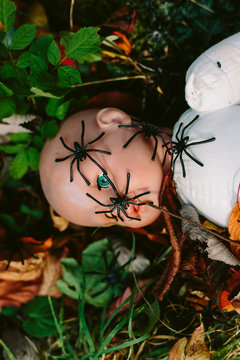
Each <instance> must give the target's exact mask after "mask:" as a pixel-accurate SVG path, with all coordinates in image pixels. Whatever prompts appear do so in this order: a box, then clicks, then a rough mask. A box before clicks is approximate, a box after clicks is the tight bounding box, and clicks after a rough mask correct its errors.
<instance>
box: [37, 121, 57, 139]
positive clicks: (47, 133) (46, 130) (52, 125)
mask: <svg viewBox="0 0 240 360" xmlns="http://www.w3.org/2000/svg"><path fill="white" fill-rule="evenodd" d="M40 130H41V134H42V136H44V137H45V138H47V139H51V138H53V137H54V136H56V135H57V132H58V124H57V121H56V120H55V119H51V120H50V121H48V122H46V123H43V124H42V126H41V129H40Z"/></svg>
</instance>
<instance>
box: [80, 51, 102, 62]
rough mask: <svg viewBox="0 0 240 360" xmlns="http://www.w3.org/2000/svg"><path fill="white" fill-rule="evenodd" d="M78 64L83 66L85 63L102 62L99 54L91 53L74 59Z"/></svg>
mask: <svg viewBox="0 0 240 360" xmlns="http://www.w3.org/2000/svg"><path fill="white" fill-rule="evenodd" d="M76 60H77V62H78V63H79V64H83V63H84V62H85V61H86V62H89V63H93V62H97V61H101V60H102V55H101V54H100V53H91V54H87V55H85V56H82V57H80V58H78V59H76Z"/></svg>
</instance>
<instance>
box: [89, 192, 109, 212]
mask: <svg viewBox="0 0 240 360" xmlns="http://www.w3.org/2000/svg"><path fill="white" fill-rule="evenodd" d="M86 195H87V196H88V197H90V199H92V200H94V201H96V203H98V204H99V205H101V206H105V207H109V206H112V204H107V205H106V204H103V203H101V202H100V201H99V200H97V199H95V198H94V197H93V196H92V195H91V194H89V193H86ZM104 212H105V211H104ZM97 213H99V212H97Z"/></svg>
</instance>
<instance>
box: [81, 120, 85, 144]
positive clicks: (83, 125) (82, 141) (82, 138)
mask: <svg viewBox="0 0 240 360" xmlns="http://www.w3.org/2000/svg"><path fill="white" fill-rule="evenodd" d="M84 132H85V124H84V120H82V134H81V147H83V146H84Z"/></svg>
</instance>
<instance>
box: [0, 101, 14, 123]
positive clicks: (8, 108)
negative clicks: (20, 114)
mask: <svg viewBox="0 0 240 360" xmlns="http://www.w3.org/2000/svg"><path fill="white" fill-rule="evenodd" d="M15 109H16V104H15V102H14V101H13V100H12V99H10V98H5V99H3V98H2V99H0V119H3V118H8V117H10V116H11V115H12V114H13V113H14V112H15Z"/></svg>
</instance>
